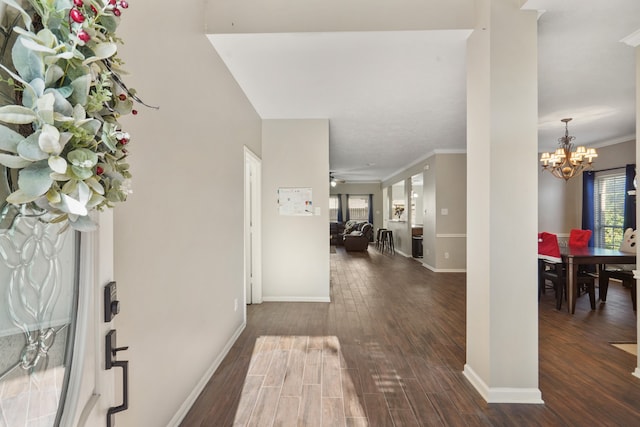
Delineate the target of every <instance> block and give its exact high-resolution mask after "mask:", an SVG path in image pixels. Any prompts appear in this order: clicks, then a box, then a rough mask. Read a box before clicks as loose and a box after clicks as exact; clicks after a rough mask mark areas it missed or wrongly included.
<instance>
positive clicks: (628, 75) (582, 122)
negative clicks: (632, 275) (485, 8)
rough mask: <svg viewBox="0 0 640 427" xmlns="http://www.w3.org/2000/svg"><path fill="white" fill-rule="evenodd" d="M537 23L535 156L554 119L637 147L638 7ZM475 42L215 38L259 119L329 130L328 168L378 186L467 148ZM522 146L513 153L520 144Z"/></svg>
mask: <svg viewBox="0 0 640 427" xmlns="http://www.w3.org/2000/svg"><path fill="white" fill-rule="evenodd" d="M526 7H528V8H532V9H539V10H540V9H543V10H545V13H543V14H542V16H541V17H540V19H539V21H538V35H539V42H538V51H539V132H538V134H539V148H540V150H541V151H548V150H553V149H555V148H556V145H557V139H558V137H560V136H561V135H562V134H563V132H564V128H563V126H564V125H563V124H562V123H561V122H560V119H562V118H565V117H573V121H572V122H571V123H570V125H569V131H570V134H572V135H574V136H576V141H575V142H576V143H577V144H580V145H587V146H602V145H607V144H610V143H614V142H622V141H628V140H630V139H634V138H635V56H634V51H633V48H631V47H629V46H628V45H626V44H623V43H621V42H620V40H621V39H622V38H624V37H626V36H628V35H630V34H631V33H633V32H634V31H636V30H638V29H640V1H638V0H607V1H606V2H605V1H597V0H563V1H558V0H529V1H528V2H527V5H526ZM469 34H470V31H467V30H450V31H403V32H397V31H388V32H341V33H338V32H336V33H295V34H291V33H274V34H220V35H210V36H209V38H210V40H211V43H212V44H213V45H214V47H215V48H216V50H217V51H218V53H219V55H220V56H221V58H222V59H223V61H224V62H225V63H226V65H227V67H228V68H229V70H230V72H231V73H232V74H233V76H234V77H235V79H236V80H237V82H238V84H239V85H240V87H241V88H242V89H243V91H244V92H245V94H246V95H247V97H248V98H249V100H250V101H251V103H252V104H253V106H254V108H255V109H256V111H257V113H258V114H259V115H260V116H261V117H262V118H263V119H278V118H328V119H329V123H330V125H329V126H330V134H329V139H330V145H329V150H330V159H329V161H330V167H331V170H332V171H333V172H334V175H335V176H336V177H337V178H342V179H345V180H347V181H349V182H358V181H380V180H383V179H386V178H388V177H390V176H391V175H392V174H394V173H395V172H398V171H400V170H402V169H404V168H405V167H406V166H407V165H410V164H412V163H415V162H416V161H419V160H421V159H424V158H426V157H427V156H428V155H430V154H432V153H433V152H434V151H462V150H464V149H465V147H466V92H465V81H466V71H465V49H466V39H467V37H468V36H469ZM516 143H517V142H516Z"/></svg>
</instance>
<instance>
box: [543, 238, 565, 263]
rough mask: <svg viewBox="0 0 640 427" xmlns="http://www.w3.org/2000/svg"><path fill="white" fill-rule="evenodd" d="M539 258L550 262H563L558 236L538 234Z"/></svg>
mask: <svg viewBox="0 0 640 427" xmlns="http://www.w3.org/2000/svg"><path fill="white" fill-rule="evenodd" d="M538 258H540V259H544V260H547V261H550V262H561V261H562V258H561V257H560V245H558V236H556V235H555V234H553V233H547V232H544V231H543V232H542V233H538Z"/></svg>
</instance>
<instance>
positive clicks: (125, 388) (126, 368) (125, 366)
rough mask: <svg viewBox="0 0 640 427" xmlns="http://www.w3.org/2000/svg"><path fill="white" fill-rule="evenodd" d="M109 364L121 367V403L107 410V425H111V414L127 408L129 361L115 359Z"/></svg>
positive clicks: (108, 426) (109, 426)
mask: <svg viewBox="0 0 640 427" xmlns="http://www.w3.org/2000/svg"><path fill="white" fill-rule="evenodd" d="M111 366H114V367H120V368H122V405H118V406H112V407H111V408H109V410H108V411H107V427H111V425H112V424H111V420H112V418H113V417H112V415H114V414H117V413H118V412H122V411H125V410H127V409H128V408H129V361H128V360H122V361H121V360H116V361H114V362H113V363H112V364H111Z"/></svg>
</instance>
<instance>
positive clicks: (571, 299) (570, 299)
mask: <svg viewBox="0 0 640 427" xmlns="http://www.w3.org/2000/svg"><path fill="white" fill-rule="evenodd" d="M576 283H578V266H577V265H576V264H574V263H573V259H572V258H569V260H568V261H567V308H568V309H569V313H571V314H573V313H575V312H576V299H577V298H578V292H577V291H578V288H577V286H576Z"/></svg>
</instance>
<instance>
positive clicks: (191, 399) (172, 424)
mask: <svg viewBox="0 0 640 427" xmlns="http://www.w3.org/2000/svg"><path fill="white" fill-rule="evenodd" d="M246 326H247V323H246V322H243V323H242V325H240V327H239V328H238V329H237V330H236V331H235V332H234V334H233V336H232V337H231V338H230V339H229V341H227V344H225V346H224V348H223V349H222V351H221V352H220V354H219V355H218V357H216V358H215V360H214V361H213V363H212V364H211V366H209V369H207V371H206V372H205V373H204V375H203V376H202V379H201V380H200V381H198V384H196V386H195V388H194V389H193V390H192V391H191V393H190V394H189V396H188V397H187V399H186V400H185V401H184V402H183V403H182V405H181V406H180V408H179V409H178V411H177V412H176V413H175V415H174V416H173V418H171V421H169V424H167V427H178V426H179V425H180V423H181V422H182V420H183V419H184V417H186V416H187V413H188V412H189V409H191V407H192V406H193V404H194V403H195V401H196V399H197V398H198V396H200V393H202V390H204V388H205V386H206V385H207V383H208V382H209V380H210V379H211V377H212V376H213V374H214V373H215V372H216V369H218V366H220V363H222V361H223V360H224V358H225V357H226V356H227V354H228V353H229V350H231V347H232V346H233V344H234V343H235V342H236V340H237V339H238V337H239V336H240V334H241V333H242V331H244V328H245V327H246Z"/></svg>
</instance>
